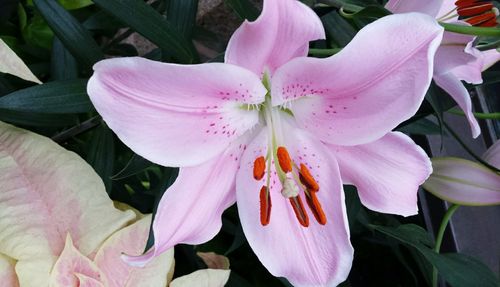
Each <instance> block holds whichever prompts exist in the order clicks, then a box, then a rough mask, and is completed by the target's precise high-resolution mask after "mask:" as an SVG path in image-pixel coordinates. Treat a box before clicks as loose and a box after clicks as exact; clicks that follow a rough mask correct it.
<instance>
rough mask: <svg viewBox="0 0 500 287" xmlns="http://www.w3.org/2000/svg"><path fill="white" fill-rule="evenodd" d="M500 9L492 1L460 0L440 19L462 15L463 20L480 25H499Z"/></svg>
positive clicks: (444, 19)
mask: <svg viewBox="0 0 500 287" xmlns="http://www.w3.org/2000/svg"><path fill="white" fill-rule="evenodd" d="M498 15H499V12H498V9H497V8H496V7H495V6H493V3H491V1H484V0H458V1H457V2H455V9H453V10H452V11H450V12H448V13H447V14H446V15H444V16H442V17H441V18H439V19H438V20H439V21H446V20H449V19H451V18H453V17H456V16H460V17H461V18H462V20H464V21H465V22H467V23H469V24H471V25H472V26H478V27H495V26H497V19H496V18H497V16H498Z"/></svg>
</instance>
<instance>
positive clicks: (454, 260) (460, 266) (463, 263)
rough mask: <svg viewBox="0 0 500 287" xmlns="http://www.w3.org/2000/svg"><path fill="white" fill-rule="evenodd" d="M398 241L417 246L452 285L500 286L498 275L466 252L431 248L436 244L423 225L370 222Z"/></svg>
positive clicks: (465, 286)
mask: <svg viewBox="0 0 500 287" xmlns="http://www.w3.org/2000/svg"><path fill="white" fill-rule="evenodd" d="M370 227H372V228H374V229H375V230H377V231H379V232H382V233H384V234H385V235H388V236H390V237H392V238H394V239H397V240H398V241H400V242H402V243H404V244H406V245H409V246H411V247H413V248H415V249H416V250H417V251H418V252H419V253H420V254H422V255H423V257H424V258H425V259H427V261H429V262H430V263H431V264H432V265H433V266H435V267H436V268H437V270H438V271H439V274H440V275H441V276H442V277H443V278H444V279H445V280H446V281H447V282H448V283H449V284H450V285H451V286H452V287H470V286H482V287H483V286H484V287H490V286H491V287H498V286H499V283H500V282H499V281H498V279H497V278H496V277H495V274H494V273H493V272H491V270H490V269H489V268H488V267H487V266H485V265H484V264H483V263H481V262H480V261H478V260H476V259H474V258H471V257H469V256H466V255H463V254H456V253H453V254H439V253H436V252H435V251H434V250H432V249H431V246H433V245H434V243H433V241H432V240H431V239H430V236H429V234H428V233H427V232H426V231H425V229H423V228H422V227H420V226H418V225H414V224H403V225H400V226H398V227H386V226H377V225H370Z"/></svg>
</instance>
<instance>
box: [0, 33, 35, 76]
mask: <svg viewBox="0 0 500 287" xmlns="http://www.w3.org/2000/svg"><path fill="white" fill-rule="evenodd" d="M0 63H2V64H1V65H0V73H8V74H11V75H14V76H16V77H19V78H21V79H24V80H26V81H31V82H34V83H37V84H41V83H42V82H40V80H39V79H38V78H37V77H36V76H35V75H33V72H31V70H30V69H29V68H28V67H27V66H26V64H25V63H24V62H23V60H22V59H21V58H19V56H17V55H16V53H14V51H12V50H11V49H10V48H9V46H7V44H5V42H4V41H3V40H2V39H0Z"/></svg>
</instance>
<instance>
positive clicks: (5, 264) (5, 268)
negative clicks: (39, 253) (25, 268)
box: [0, 254, 19, 287]
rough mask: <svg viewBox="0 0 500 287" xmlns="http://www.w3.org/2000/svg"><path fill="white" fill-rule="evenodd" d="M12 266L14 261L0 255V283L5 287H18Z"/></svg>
mask: <svg viewBox="0 0 500 287" xmlns="http://www.w3.org/2000/svg"><path fill="white" fill-rule="evenodd" d="M14 266H15V261H14V260H13V259H12V258H9V257H7V256H5V255H2V254H0V282H2V284H5V286H9V287H19V281H18V280H17V275H16V270H15V269H14Z"/></svg>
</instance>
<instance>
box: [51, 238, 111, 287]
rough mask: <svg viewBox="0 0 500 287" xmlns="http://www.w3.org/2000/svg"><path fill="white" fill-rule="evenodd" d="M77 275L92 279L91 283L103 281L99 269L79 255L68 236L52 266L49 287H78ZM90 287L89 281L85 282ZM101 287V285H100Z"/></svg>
mask: <svg viewBox="0 0 500 287" xmlns="http://www.w3.org/2000/svg"><path fill="white" fill-rule="evenodd" d="M77 274H81V275H84V277H82V278H83V279H84V280H85V278H86V277H89V278H92V279H94V280H93V281H97V282H101V283H102V280H103V279H104V278H103V275H102V274H101V272H100V270H99V268H98V267H97V266H96V265H95V264H94V263H93V262H92V261H91V260H90V259H89V258H87V257H86V256H85V255H83V254H81V253H80V251H78V249H76V248H75V246H74V245H73V241H72V240H71V236H70V235H69V234H68V236H67V237H66V245H65V247H64V250H63V251H62V253H61V256H59V258H58V259H57V261H56V264H54V268H53V269H52V272H51V276H50V286H51V287H78V286H80V280H79V277H77V276H76V275H77ZM85 281H87V283H89V285H88V286H89V287H90V286H98V285H91V284H90V282H89V281H90V280H85ZM101 286H102V285H101Z"/></svg>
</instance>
